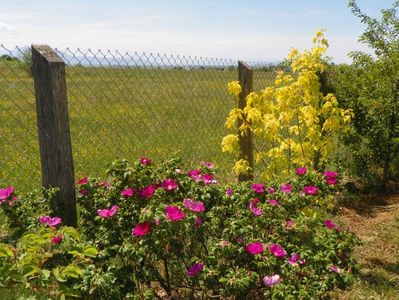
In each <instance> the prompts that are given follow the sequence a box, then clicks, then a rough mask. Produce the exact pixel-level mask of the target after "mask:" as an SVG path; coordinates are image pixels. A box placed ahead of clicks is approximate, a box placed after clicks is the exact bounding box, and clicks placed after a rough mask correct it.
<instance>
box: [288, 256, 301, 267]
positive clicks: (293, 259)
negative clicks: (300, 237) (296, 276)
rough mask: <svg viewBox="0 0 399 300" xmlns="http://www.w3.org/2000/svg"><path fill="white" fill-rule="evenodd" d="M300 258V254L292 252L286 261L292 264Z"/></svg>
mask: <svg viewBox="0 0 399 300" xmlns="http://www.w3.org/2000/svg"><path fill="white" fill-rule="evenodd" d="M300 259H301V256H300V255H299V254H298V253H292V254H291V256H290V257H289V258H288V260H287V262H288V263H289V264H290V265H291V266H294V265H296V264H297V262H298V261H299V260H300Z"/></svg>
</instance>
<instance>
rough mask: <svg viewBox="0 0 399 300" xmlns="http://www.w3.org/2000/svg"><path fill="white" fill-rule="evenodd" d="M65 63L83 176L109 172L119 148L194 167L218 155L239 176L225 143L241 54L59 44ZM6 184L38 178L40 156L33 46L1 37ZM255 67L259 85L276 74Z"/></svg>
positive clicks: (0, 170) (33, 183)
mask: <svg viewBox="0 0 399 300" xmlns="http://www.w3.org/2000/svg"><path fill="white" fill-rule="evenodd" d="M55 50H56V52H57V53H58V55H59V56H60V57H62V58H63V60H64V61H65V63H66V78H67V92H68V105H69V116H70V129H71V137H72V149H73V157H74V164H75V173H76V174H75V176H76V177H80V176H84V175H89V176H90V175H101V172H102V171H103V170H105V167H106V164H107V163H108V162H110V161H112V160H114V159H116V158H127V159H129V160H136V159H138V158H140V157H141V156H146V157H150V158H152V159H156V160H160V159H165V158H169V157H170V156H171V155H176V156H178V157H181V158H182V159H183V162H184V163H185V165H186V166H188V167H190V166H191V167H194V166H196V165H198V163H199V162H200V161H203V160H204V161H212V162H214V163H215V164H216V165H217V166H218V167H219V169H220V174H221V176H222V177H223V178H224V179H226V180H229V179H233V178H234V177H235V176H234V174H232V173H231V168H232V165H233V158H232V157H230V156H228V155H227V154H223V153H222V152H221V140H222V138H223V136H224V135H226V134H227V130H226V129H225V126H224V124H225V120H226V117H227V115H228V113H229V111H230V110H231V109H232V108H233V106H234V104H235V102H234V98H233V97H232V96H230V95H229V94H228V93H227V83H228V82H230V81H232V80H237V76H238V75H237V62H236V61H233V60H228V59H213V58H202V57H189V56H188V57H187V56H178V55H160V54H151V53H150V54H146V53H133V54H128V53H122V52H119V51H115V52H111V51H101V50H97V51H93V50H81V49H70V48H66V49H55ZM0 57H1V58H0V116H1V125H0V129H1V141H2V154H3V155H2V159H1V160H0V186H3V185H7V184H13V185H15V186H16V187H17V188H19V189H22V190H28V189H31V188H35V187H39V186H40V158H39V149H38V134H37V125H36V112H35V97H34V88H33V79H32V76H31V73H30V61H31V60H30V49H29V48H26V49H21V48H19V47H15V48H11V49H9V48H6V47H5V46H3V45H0ZM249 64H250V65H251V66H252V67H253V68H254V90H260V89H262V88H264V87H266V86H267V85H269V84H270V83H271V82H272V81H273V80H274V67H273V65H271V64H268V63H254V62H251V63H249Z"/></svg>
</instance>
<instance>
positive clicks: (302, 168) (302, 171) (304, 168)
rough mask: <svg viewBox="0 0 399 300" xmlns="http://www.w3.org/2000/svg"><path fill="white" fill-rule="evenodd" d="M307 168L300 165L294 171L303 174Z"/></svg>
mask: <svg viewBox="0 0 399 300" xmlns="http://www.w3.org/2000/svg"><path fill="white" fill-rule="evenodd" d="M307 170H308V169H306V167H301V168H298V169H296V171H295V173H296V174H297V175H303V174H305V173H306V172H307Z"/></svg>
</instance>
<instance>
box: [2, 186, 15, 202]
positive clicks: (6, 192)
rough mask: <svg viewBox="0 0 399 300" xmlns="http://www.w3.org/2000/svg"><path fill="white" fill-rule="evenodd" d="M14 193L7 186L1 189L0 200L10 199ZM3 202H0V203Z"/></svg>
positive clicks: (11, 188)
mask: <svg viewBox="0 0 399 300" xmlns="http://www.w3.org/2000/svg"><path fill="white" fill-rule="evenodd" d="M13 193H14V187H12V186H9V187H6V188H3V189H0V200H5V199H7V198H8V197H10V196H11V195H12V194H13ZM1 202H3V201H0V203H1Z"/></svg>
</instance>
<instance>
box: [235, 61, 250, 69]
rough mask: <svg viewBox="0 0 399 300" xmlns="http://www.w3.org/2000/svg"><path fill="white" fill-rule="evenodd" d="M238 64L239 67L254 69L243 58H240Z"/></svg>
mask: <svg viewBox="0 0 399 300" xmlns="http://www.w3.org/2000/svg"><path fill="white" fill-rule="evenodd" d="M238 66H239V67H244V68H246V69H248V70H251V71H252V68H251V67H250V66H248V65H247V63H246V62H244V61H242V60H239V61H238Z"/></svg>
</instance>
